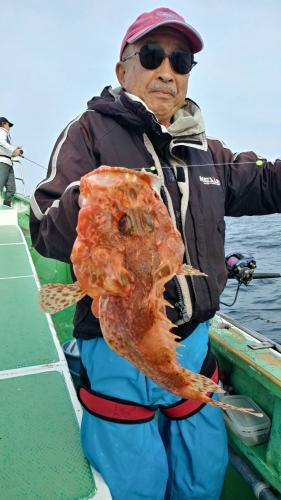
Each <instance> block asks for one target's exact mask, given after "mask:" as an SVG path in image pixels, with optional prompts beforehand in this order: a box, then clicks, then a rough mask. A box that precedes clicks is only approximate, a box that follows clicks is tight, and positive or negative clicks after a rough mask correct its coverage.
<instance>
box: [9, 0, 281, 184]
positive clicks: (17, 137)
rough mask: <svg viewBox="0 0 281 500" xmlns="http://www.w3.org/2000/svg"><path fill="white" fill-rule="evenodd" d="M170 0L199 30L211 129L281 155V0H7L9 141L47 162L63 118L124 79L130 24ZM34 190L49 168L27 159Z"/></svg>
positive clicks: (196, 74)
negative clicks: (120, 64)
mask: <svg viewBox="0 0 281 500" xmlns="http://www.w3.org/2000/svg"><path fill="white" fill-rule="evenodd" d="M161 6H162V7H170V8H172V9H173V10H176V11H177V12H178V13H179V14H181V15H183V16H184V17H185V19H186V21H187V22H188V23H189V24H191V25H193V26H194V27H195V28H196V29H197V30H198V31H199V32H200V34H201V35H202V37H203V39H204V43H205V48H204V50H203V51H202V52H201V53H200V54H198V56H197V61H198V63H199V64H198V65H197V66H196V67H195V68H194V70H193V71H192V76H191V78H190V85H189V96H190V97H191V98H192V99H194V100H195V101H196V102H197V103H198V104H199V106H200V107H201V109H202V111H203V115H204V117H205V123H206V130H207V133H208V135H211V136H215V137H218V138H220V139H223V140H224V141H225V142H226V143H227V144H228V145H229V146H230V147H231V148H232V149H233V151H235V152H236V151H244V150H254V151H256V152H257V153H258V154H262V155H265V156H266V157H268V158H269V159H274V158H275V157H277V156H279V157H280V155H281V140H280V135H281V134H280V131H281V130H280V128H281V127H280V120H281V105H280V103H281V68H280V67H281V58H280V49H281V30H280V25H281V1H280V0H267V1H266V2H264V1H263V0H235V1H233V0H186V1H170V2H167V1H165V0H162V1H161V2H159V1H154V0H150V1H143V0H138V2H133V1H132V0H119V1H118V2H117V1H116V0H115V1H114V2H113V1H107V2H103V1H100V0H99V1H97V0H79V1H77V0H56V1H55V0H49V1H48V2H40V1H38V0H25V1H23V0H12V1H10V2H9V1H7V0H0V13H1V49H0V50H1V62H0V73H1V77H0V116H6V117H7V118H8V119H9V120H10V121H12V122H13V123H14V124H15V126H14V127H13V129H12V143H13V144H14V145H15V146H16V145H22V146H23V149H24V153H25V155H26V157H27V158H30V159H31V160H33V161H35V162H38V163H40V164H41V165H43V166H47V163H48V159H49V156H50V153H51V150H52V148H53V145H54V142H55V140H56V138H57V136H58V134H59V133H60V131H61V130H62V129H63V128H64V127H65V125H66V124H67V123H68V122H69V121H70V120H71V119H72V118H73V117H75V116H76V115H78V114H79V113H80V112H81V111H83V109H85V107H86V103H87V101H88V100H89V99H90V98H91V97H92V96H93V95H96V94H99V93H100V92H101V90H102V89H103V87H104V86H105V85H109V84H111V85H113V86H116V85H117V80H116V77H115V72H114V68H115V63H116V62H117V60H118V54H119V49H120V43H121V40H122V38H123V36H124V34H125V31H126V30H127V28H128V26H129V24H131V22H132V21H133V20H134V19H135V18H136V17H137V16H138V15H139V14H140V13H141V12H144V11H147V10H151V9H153V8H155V7H161ZM23 167H24V174H25V180H26V189H27V192H28V193H31V192H32V191H33V190H34V189H35V186H36V184H38V183H39V182H40V181H41V180H42V178H43V177H44V175H45V172H44V170H43V169H41V168H39V167H37V166H35V165H33V164H31V163H29V162H27V161H26V160H23Z"/></svg>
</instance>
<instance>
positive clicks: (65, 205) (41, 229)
mask: <svg viewBox="0 0 281 500" xmlns="http://www.w3.org/2000/svg"><path fill="white" fill-rule="evenodd" d="M93 149H94V148H93V138H92V137H91V134H89V132H88V130H87V121H86V119H85V118H83V115H82V117H78V118H76V119H75V120H73V121H72V122H71V123H70V124H69V125H68V126H67V127H66V128H65V129H64V131H63V132H62V133H61V135H60V136H59V138H58V140H57V142H56V144H55V147H54V149H53V152H52V155H51V158H50V163H49V167H48V174H47V178H46V179H45V180H43V181H42V182H41V183H40V184H39V185H38V186H37V188H36V190H35V193H34V195H33V197H32V200H31V210H30V234H31V239H32V244H33V246H34V248H35V249H36V250H37V251H38V252H39V253H40V254H42V255H44V256H45V257H50V258H53V259H57V260H61V261H63V262H69V261H70V254H71V250H72V246H73V243H74V241H75V238H76V225H77V218H78V212H79V205H78V197H79V183H80V178H81V177H82V176H83V175H84V174H86V173H87V172H90V171H91V170H93V169H94V168H96V166H97V162H96V159H95V156H94V153H93Z"/></svg>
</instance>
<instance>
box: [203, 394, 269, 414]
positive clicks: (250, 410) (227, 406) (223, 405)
mask: <svg viewBox="0 0 281 500" xmlns="http://www.w3.org/2000/svg"><path fill="white" fill-rule="evenodd" d="M202 400H204V402H205V403H207V404H210V405H212V406H217V407H218V408H221V409H222V410H233V411H239V412H240V413H249V414H251V415H255V417H263V414H262V413H256V412H255V411H254V410H253V408H241V407H239V406H234V405H230V404H228V403H223V402H221V401H215V400H214V399H211V398H209V397H208V396H204V398H202Z"/></svg>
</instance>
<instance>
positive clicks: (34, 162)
mask: <svg viewBox="0 0 281 500" xmlns="http://www.w3.org/2000/svg"><path fill="white" fill-rule="evenodd" d="M21 158H24V159H25V160H27V161H29V162H30V163H33V164H34V165H37V167H40V168H43V169H44V170H48V169H47V167H44V165H40V163H37V162H36V161H33V160H30V159H29V158H27V157H26V156H23V155H21Z"/></svg>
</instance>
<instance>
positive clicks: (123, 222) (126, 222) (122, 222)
mask: <svg viewBox="0 0 281 500" xmlns="http://www.w3.org/2000/svg"><path fill="white" fill-rule="evenodd" d="M118 229H119V231H120V233H122V234H131V233H132V230H133V224H132V221H131V219H130V217H129V216H128V215H123V216H122V217H121V219H119V222H118Z"/></svg>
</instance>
